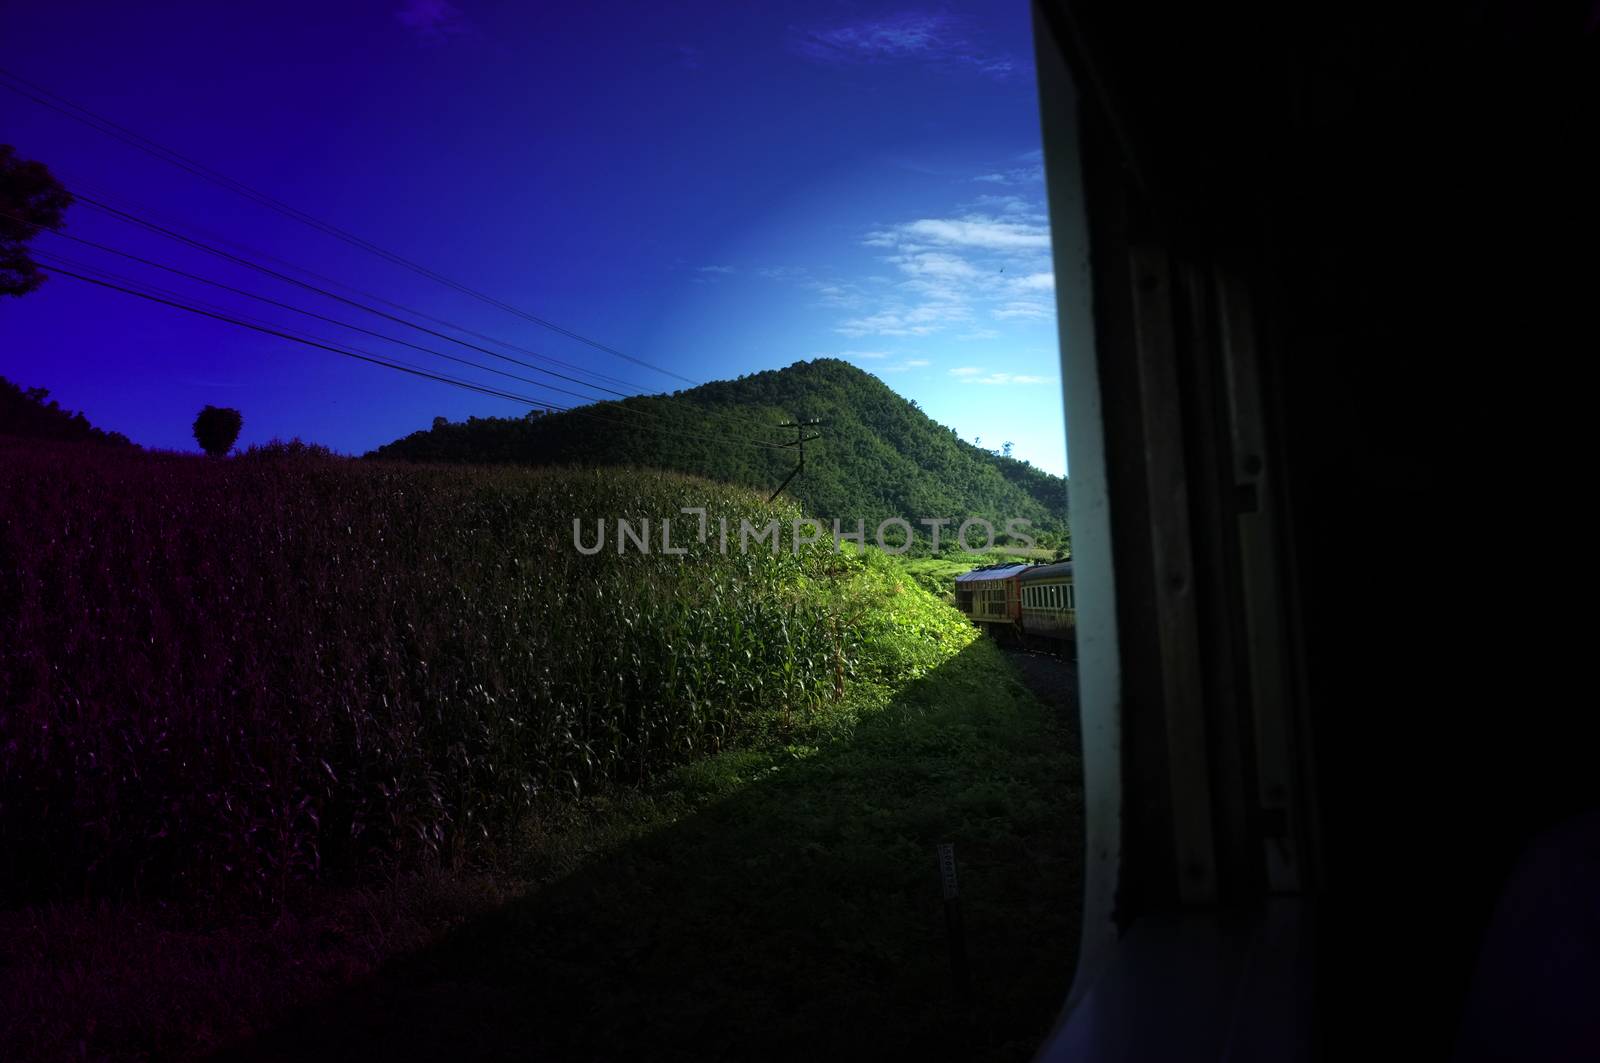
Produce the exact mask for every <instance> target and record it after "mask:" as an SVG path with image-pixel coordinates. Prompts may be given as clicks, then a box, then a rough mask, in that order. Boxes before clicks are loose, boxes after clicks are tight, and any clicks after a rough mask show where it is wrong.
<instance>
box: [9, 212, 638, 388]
mask: <svg viewBox="0 0 1600 1063" xmlns="http://www.w3.org/2000/svg"><path fill="white" fill-rule="evenodd" d="M0 217H7V218H16V215H14V214H10V213H8V212H6V211H0ZM44 228H45V229H46V231H48V232H50V233H51V234H52V235H54V236H57V237H60V238H61V239H64V240H72V241H74V242H75V243H80V244H83V245H84V246H86V247H93V248H95V249H97V250H100V251H106V252H109V253H110V254H113V255H120V256H121V257H123V258H126V259H129V260H130V261H133V262H138V263H141V264H142V265H146V266H152V267H154V268H156V269H159V270H165V271H166V272H168V273H172V274H174V275H176V276H179V277H184V278H187V279H188V280H192V281H198V282H200V283H201V284H209V285H211V286H212V287H214V288H221V289H222V290H223V291H226V292H232V293H234V294H235V295H242V296H244V297H245V298H247V299H255V300H257V301H259V302H263V303H266V304H268V305H269V306H276V307H278V308H280V309H283V310H288V311H291V312H292V313H296V314H302V315H304V316H306V317H310V318H314V319H316V320H318V321H324V322H327V323H328V324H330V325H338V326H339V327H340V328H347V329H350V330H351V331H353V332H360V333H363V334H364V335H367V336H372V337H374V338H375V339H380V340H383V341H385V342H386V343H398V344H400V345H401V346H402V347H410V348H411V349H412V350H415V351H421V352H423V353H424V354H431V355H434V356H435V357H438V358H444V359H447V360H449V361H452V362H459V363H460V364H462V365H468V366H471V367H472V368H474V369H481V370H483V371H484V372H486V373H494V374H496V375H497V376H503V377H507V378H509V379H511V380H520V381H522V382H523V383H525V384H532V385H534V386H535V387H541V388H545V389H547V390H549V391H554V392H558V393H560V394H562V395H569V396H571V397H573V398H575V399H583V400H585V401H586V402H604V401H605V400H604V399H597V398H596V397H595V396H593V395H583V394H580V393H579V392H576V391H569V390H567V389H566V388H562V387H558V386H556V385H555V384H550V383H547V382H545V381H543V380H535V379H533V378H532V377H526V376H519V375H518V374H516V373H508V372H506V371H505V370H504V369H496V368H495V367H494V366H492V365H483V364H482V363H480V362H474V361H472V360H470V359H467V358H461V357H458V356H456V355H453V354H446V353H445V352H444V351H436V350H434V349H433V348H432V347H424V346H422V345H421V344H417V343H412V342H411V341H409V340H402V339H399V338H397V337H394V336H386V335H384V334H383V333H381V332H375V331H373V330H372V329H369V328H363V327H362V326H360V325H353V324H351V323H350V322H348V321H341V320H339V319H338V318H334V317H328V316H327V315H326V314H319V313H317V312H316V311H314V310H306V309H304V308H302V307H298V306H295V305H293V304H292V303H285V302H281V301H280V300H277V299H273V298H271V297H270V296H265V295H261V294H259V293H256V292H251V291H246V290H245V289H243V288H235V287H234V286H233V285H231V284H224V283H222V282H221V281H218V280H212V279H211V278H209V277H202V276H200V275H199V274H197V273H190V272H188V271H186V270H181V269H178V268H177V267H176V266H169V265H166V264H165V263H162V262H156V261H155V260H153V259H148V258H144V257H142V256H140V255H135V254H133V253H132V252H129V251H122V250H119V249H118V248H115V247H111V246H108V245H106V244H102V243H97V242H95V241H93V240H85V239H83V238H82V237H80V236H72V235H71V234H69V233H64V232H60V231H59V230H56V229H50V228H49V227H48V226H45V227H44ZM39 253H40V254H42V255H45V256H46V257H50V258H54V259H57V260H59V261H62V262H68V263H71V262H72V261H73V260H72V259H69V258H66V257H65V256H62V255H53V254H51V253H50V252H48V251H45V252H39ZM76 264H77V265H80V266H82V265H83V263H76ZM623 409H627V410H630V411H631V412H635V413H640V414H644V413H646V411H643V410H632V408H631V407H626V406H625V407H623Z"/></svg>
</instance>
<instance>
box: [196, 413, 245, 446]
mask: <svg viewBox="0 0 1600 1063" xmlns="http://www.w3.org/2000/svg"><path fill="white" fill-rule="evenodd" d="M243 427H244V416H243V415H242V414H240V413H239V411H238V410H230V409H228V408H226V407H222V406H207V407H206V408H205V409H203V410H201V411H200V416H198V417H196V418H195V419H194V439H195V442H196V443H199V444H200V449H201V450H203V451H205V452H206V453H207V454H209V455H211V456H212V457H213V458H220V457H222V456H223V455H224V454H226V453H227V452H228V451H230V450H232V449H233V443H234V440H236V439H238V438H239V429H241V428H243Z"/></svg>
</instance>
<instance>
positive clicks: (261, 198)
mask: <svg viewBox="0 0 1600 1063" xmlns="http://www.w3.org/2000/svg"><path fill="white" fill-rule="evenodd" d="M13 81H14V82H16V83H17V84H15V85H14V84H11V82H13ZM18 85H21V86H23V87H22V88H19V87H18ZM0 86H4V87H5V88H8V89H10V90H11V91H12V92H15V93H17V94H18V95H19V96H23V97H26V98H27V99H30V100H32V101H33V102H35V103H37V104H39V105H40V106H42V107H47V108H49V109H50V110H53V111H56V112H58V113H60V114H63V115H65V116H67V117H68V118H71V119H73V120H75V121H78V122H81V123H83V124H84V125H87V126H89V127H90V128H92V129H95V130H97V131H99V132H101V133H104V134H105V135H107V136H109V137H113V138H114V139H117V140H120V141H122V142H123V143H125V144H128V145H129V146H131V147H134V148H137V149H139V150H140V151H143V152H145V153H146V154H149V155H152V156H154V157H156V158H158V159H161V160H162V161H163V162H166V163H168V164H169V165H172V166H176V167H178V168H179V169H181V170H186V171H187V172H189V173H191V174H194V175H195V176H197V177H201V178H203V179H205V180H208V181H211V182H213V183H214V184H219V185H221V186H222V187H224V188H227V189H229V190H230V191H232V192H235V193H237V194H239V195H241V196H244V197H245V198H246V199H249V200H251V201H252V202H254V203H258V204H260V205H261V206H264V207H267V208H268V209H270V210H274V211H277V212H278V213H280V214H283V215H285V216H286V217H289V218H293V219H294V220H296V221H298V222H300V223H301V224H303V225H308V226H310V227H311V228H313V229H316V230H318V231H319V232H322V233H325V234H327V235H329V236H332V237H334V238H336V239H339V240H343V241H345V242H346V243H348V244H351V245H353V246H355V247H359V248H361V249H362V250H364V251H366V252H368V253H369V254H372V255H376V256H377V257H379V258H382V259H384V260H385V261H388V262H391V263H393V264H395V265H397V266H402V267H404V268H406V269H409V270H411V271H412V272H414V273H417V274H419V275H421V276H423V277H427V278H428V279H430V280H433V281H436V282H437V283H439V284H443V285H445V286H446V287H449V288H453V289H455V290H456V291H458V292H461V293H462V294H464V295H470V296H472V297H473V298H474V299H478V300H480V301H481V302H484V303H487V304H489V305H490V306H494V307H497V308H498V309H500V310H503V311H505V312H506V313H509V314H513V315H515V316H517V317H520V318H523V319H525V320H527V321H531V322H533V323H534V324H536V325H539V326H541V327H542V328H546V329H549V330H550V331H552V332H555V333H557V334H559V335H562V336H566V337H568V338H569V339H573V340H576V341H578V342H579V343H583V344H586V345H587V346H589V347H593V348H594V349H595V350H598V351H604V352H605V353H607V354H610V355H613V356H615V357H617V358H621V359H624V360H625V361H629V362H632V363H634V364H635V365H639V366H643V367H644V368H646V369H651V370H654V371H655V372H657V373H661V374H663V375H665V376H670V377H672V378H674V379H676V380H682V381H684V382H685V383H687V384H690V385H695V386H698V385H699V384H700V383H701V381H698V380H692V379H690V378H689V377H686V376H683V375H682V374H680V373H676V372H673V371H672V370H670V369H663V368H662V367H661V366H658V365H653V364H652V363H650V362H647V361H645V360H644V359H642V358H636V357H634V356H633V355H631V354H627V353H625V352H623V351H619V350H617V349H616V348H615V347H611V346H609V345H607V344H604V343H601V342H600V341H598V340H595V339H591V338H589V337H588V336H585V335H583V334H582V333H580V332H576V331H574V330H572V329H569V328H565V327H563V326H561V325H558V324H556V323H555V322H553V321H549V320H547V319H545V318H542V317H539V316H538V315H536V314H531V313H528V312H527V311H525V310H522V309H520V308H518V307H516V306H513V305H511V304H510V303H507V302H504V301H502V300H500V299H496V298H495V297H494V296H492V295H488V294H486V293H484V292H482V291H479V290H478V289H476V288H473V287H471V286H469V285H466V284H462V283H461V282H459V281H455V280H452V279H450V278H449V277H446V276H444V275H442V274H440V273H436V272H435V271H433V270H431V269H429V268H428V267H426V266H423V265H420V264H419V263H417V262H414V261H412V260H411V259H408V258H406V257H404V256H403V255H399V254H397V253H395V252H393V251H389V250H386V249H385V248H382V247H380V246H378V245H377V244H374V243H372V242H371V241H369V240H365V239H363V238H361V237H359V236H356V235H355V234H353V233H350V232H348V231H346V230H344V229H341V228H339V227H338V226H336V225H333V224H331V223H329V222H325V221H322V220H320V219H318V218H315V217H313V216H312V215H310V214H307V213H305V212H304V211H301V210H298V209H296V208H295V207H291V206H289V205H288V204H287V203H284V202H282V201H280V200H278V199H274V198H273V197H272V196H270V195H267V194H266V193H265V192H260V191H257V190H256V189H254V188H251V187H250V186H249V185H246V184H244V183H243V182H241V181H236V180H234V179H233V178H231V177H228V176H227V175H226V174H223V173H219V172H218V171H216V170H213V169H211V168H210V167H208V166H206V165H204V164H203V163H200V162H196V161H195V160H194V159H191V158H189V157H188V156H186V155H182V154H180V153H179V152H177V151H174V150H173V149H171V148H168V147H166V146H164V145H162V144H159V143H157V142H156V141H154V140H151V139H150V138H148V137H145V136H142V135H141V134H139V133H135V132H134V131H133V130H131V129H128V128H126V127H125V126H121V125H118V124H117V123H116V122H113V121H112V120H111V119H109V118H106V117H105V116H103V115H100V114H97V113H95V112H94V111H91V110H89V109H88V108H87V107H84V106H82V105H81V104H77V103H73V102H72V101H71V100H68V99H66V98H64V97H62V96H58V95H56V94H55V93H53V92H50V91H49V90H47V89H45V88H43V87H41V86H39V85H36V84H34V83H33V82H30V81H28V80H27V79H26V78H23V77H20V76H19V75H17V74H15V73H13V72H11V71H9V70H7V69H5V68H3V67H0ZM30 90H31V91H30ZM52 101H54V102H52Z"/></svg>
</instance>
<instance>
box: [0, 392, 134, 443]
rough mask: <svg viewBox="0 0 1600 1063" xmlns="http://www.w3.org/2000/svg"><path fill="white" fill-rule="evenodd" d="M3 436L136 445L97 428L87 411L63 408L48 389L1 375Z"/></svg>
mask: <svg viewBox="0 0 1600 1063" xmlns="http://www.w3.org/2000/svg"><path fill="white" fill-rule="evenodd" d="M0 435H6V436H22V437H24V438H27V439H55V440H61V441H64V442H94V443H111V444H115V445H117V446H124V447H127V446H132V445H133V444H132V443H130V442H129V441H128V437H127V436H125V435H123V434H122V433H120V432H107V431H104V430H102V429H99V428H96V427H94V425H92V424H90V423H89V419H88V418H87V417H85V416H84V415H83V414H81V413H72V412H70V411H68V410H63V409H62V408H61V405H60V404H59V403H57V402H56V400H54V399H52V398H50V393H49V392H48V391H46V390H45V389H44V388H22V387H20V386H18V385H16V384H13V383H12V382H11V381H9V380H7V379H6V378H5V377H0Z"/></svg>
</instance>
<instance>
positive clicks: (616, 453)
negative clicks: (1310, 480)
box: [368, 358, 1067, 545]
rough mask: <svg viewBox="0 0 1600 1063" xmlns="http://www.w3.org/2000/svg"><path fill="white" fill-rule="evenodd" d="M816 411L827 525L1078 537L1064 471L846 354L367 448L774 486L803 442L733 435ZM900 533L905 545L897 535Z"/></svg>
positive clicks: (769, 434)
mask: <svg viewBox="0 0 1600 1063" xmlns="http://www.w3.org/2000/svg"><path fill="white" fill-rule="evenodd" d="M809 420H820V421H821V422H822V424H821V426H820V427H819V428H817V429H811V430H810V431H815V432H820V435H821V438H820V439H817V440H815V441H813V442H808V443H807V444H806V465H805V472H804V474H803V475H802V476H799V477H796V478H795V479H794V480H793V481H791V482H790V484H789V487H788V489H787V490H788V491H789V492H790V493H791V494H792V495H793V496H794V497H795V498H796V499H798V500H799V501H800V502H801V504H802V505H803V506H804V507H805V508H806V510H807V511H808V512H810V513H813V514H815V515H817V516H818V517H821V518H822V519H824V520H830V519H838V520H839V521H841V524H842V526H843V527H845V528H851V529H853V528H854V526H855V521H856V520H857V519H860V520H864V521H865V522H866V528H867V535H868V538H869V540H870V538H871V537H872V533H873V529H875V528H876V527H877V525H878V522H879V521H881V520H884V519H886V518H888V517H901V518H904V519H906V520H908V521H910V522H911V523H912V524H913V525H916V524H917V522H918V521H919V520H921V519H922V518H929V519H933V518H941V517H947V518H951V519H952V521H953V523H952V524H951V525H950V526H949V528H948V529H947V530H946V531H945V532H944V533H943V534H944V535H945V536H946V537H949V536H952V535H954V533H955V529H956V527H957V526H958V525H959V524H960V522H961V521H962V520H964V519H965V518H966V517H968V516H980V517H984V518H986V519H988V520H990V521H992V522H993V523H994V525H995V527H996V530H997V531H1000V530H1003V529H1004V526H1005V521H1006V520H1008V519H1011V518H1020V519H1023V520H1026V521H1028V522H1029V527H1030V529H1031V532H1030V534H1033V535H1034V537H1035V538H1036V539H1038V540H1039V542H1040V543H1041V545H1058V544H1061V543H1064V542H1065V541H1066V517H1067V481H1066V480H1065V479H1063V478H1062V477H1059V476H1053V475H1051V474H1049V473H1047V472H1044V471H1043V470H1040V469H1036V468H1034V467H1033V466H1032V465H1030V464H1028V463H1027V462H1023V461H1017V460H1014V459H1012V458H1006V457H1002V456H1000V455H998V454H994V453H991V452H990V451H987V450H983V449H981V448H979V447H975V446H973V445H972V444H970V443H967V442H964V441H963V440H961V439H960V438H958V437H957V436H956V434H955V432H954V430H953V429H950V428H946V427H944V426H943V425H941V424H939V423H937V422H936V421H934V420H933V419H931V418H930V417H928V416H927V415H926V414H925V413H923V412H922V411H921V410H920V409H919V408H918V407H917V406H916V404H915V403H913V402H911V401H910V400H907V399H905V398H902V397H901V396H900V395H898V394H896V393H895V392H894V391H892V390H891V389H890V388H889V387H888V386H887V385H885V384H884V383H883V381H881V380H879V379H878V378H877V377H875V376H872V375H871V374H870V373H866V372H864V371H862V370H861V369H858V368H856V367H855V366H853V365H851V364H849V363H848V362H843V361H840V360H838V359H835V358H819V359H816V360H815V361H810V362H796V363H794V364H793V365H791V366H788V367H787V368H784V369H777V370H768V371H766V372H761V373H755V374H751V375H749V376H741V377H739V378H738V379H737V380H722V381H715V382H712V383H709V384H703V385H700V386H699V387H695V388H691V389H688V390H685V391H679V392H675V393H674V394H671V395H652V396H641V397H637V398H630V399H625V400H622V401H620V402H605V403H597V404H595V405H592V406H586V407H583V408H582V410H581V411H578V412H569V413H549V414H544V415H539V414H538V413H537V411H536V412H535V413H534V414H530V415H529V416H528V417H525V418H495V417H487V418H485V417H473V418H470V419H468V420H467V421H466V422H465V423H457V424H452V423H449V422H447V421H445V420H444V419H443V418H439V419H437V420H435V422H434V426H433V428H432V429H430V430H427V431H422V432H415V433H413V434H412V435H409V436H406V437H405V438H404V439H399V440H396V441H395V442H393V443H389V444H387V445H385V446H382V447H379V448H378V449H377V450H375V451H373V452H372V453H371V454H369V455H368V457H379V458H387V459H400V460H406V461H447V462H448V461H459V462H484V463H496V462H515V463H522V464H529V465H595V466H602V465H612V466H614V465H621V466H629V465H631V466H644V467H650V468H662V469H672V470H676V471H678V472H687V473H693V474H695V475H699V476H704V477H707V478H709V479H713V480H721V481H724V482H726V483H733V484H741V485H744V486H747V487H751V488H755V489H757V490H763V491H767V492H771V491H772V490H774V489H775V488H776V487H777V486H778V485H779V484H780V483H782V482H783V479H784V477H786V476H788V474H789V472H790V471H791V470H792V469H793V468H794V466H795V463H796V455H795V450H794V448H793V447H790V448H787V449H783V450H770V449H763V448H759V447H755V446H748V445H740V444H738V443H736V442H732V441H735V440H742V441H751V440H764V441H768V442H783V441H785V440H788V439H793V438H794V430H793V429H781V428H778V427H777V426H778V425H779V424H781V423H782V422H785V421H809ZM925 530H926V529H921V528H919V531H922V532H925ZM888 536H889V537H890V539H891V541H897V538H896V537H897V536H898V533H897V532H889V533H888ZM981 538H982V531H981V529H974V530H973V532H972V533H971V540H970V541H973V542H974V544H976V543H977V542H980V541H981Z"/></svg>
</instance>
